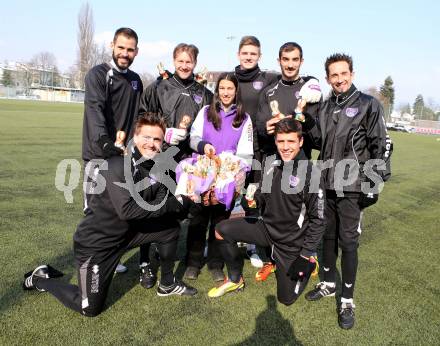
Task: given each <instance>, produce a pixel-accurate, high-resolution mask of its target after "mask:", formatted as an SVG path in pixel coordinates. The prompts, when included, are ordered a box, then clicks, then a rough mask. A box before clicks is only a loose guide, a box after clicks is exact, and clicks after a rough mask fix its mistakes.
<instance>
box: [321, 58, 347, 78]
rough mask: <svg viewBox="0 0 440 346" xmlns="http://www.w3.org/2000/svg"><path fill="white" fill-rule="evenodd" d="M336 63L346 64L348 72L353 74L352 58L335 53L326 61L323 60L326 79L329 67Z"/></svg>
mask: <svg viewBox="0 0 440 346" xmlns="http://www.w3.org/2000/svg"><path fill="white" fill-rule="evenodd" d="M338 61H345V62H346V63H347V64H348V68H349V69H350V72H353V58H352V57H351V56H350V55H348V54H345V53H335V54H332V55H330V56H329V57H328V58H327V59H326V60H325V65H324V66H325V73H326V75H327V77H328V72H329V66H330V65H331V64H333V63H335V62H338Z"/></svg>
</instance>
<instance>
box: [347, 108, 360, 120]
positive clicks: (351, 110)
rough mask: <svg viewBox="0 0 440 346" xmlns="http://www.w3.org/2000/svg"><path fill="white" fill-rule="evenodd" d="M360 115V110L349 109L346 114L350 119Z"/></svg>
mask: <svg viewBox="0 0 440 346" xmlns="http://www.w3.org/2000/svg"><path fill="white" fill-rule="evenodd" d="M358 113H359V108H347V109H346V110H345V114H346V115H347V117H349V118H353V117H354V116H356V115H357V114H358Z"/></svg>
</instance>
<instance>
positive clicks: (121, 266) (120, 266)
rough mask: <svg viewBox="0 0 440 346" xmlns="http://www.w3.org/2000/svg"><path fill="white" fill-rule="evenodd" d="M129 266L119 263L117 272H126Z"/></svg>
mask: <svg viewBox="0 0 440 346" xmlns="http://www.w3.org/2000/svg"><path fill="white" fill-rule="evenodd" d="M127 270H128V268H127V267H126V266H124V265H123V264H122V263H119V264H118V265H117V267H116V269H115V273H125V272H127Z"/></svg>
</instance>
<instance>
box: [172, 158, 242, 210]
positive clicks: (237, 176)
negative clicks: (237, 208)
mask: <svg viewBox="0 0 440 346" xmlns="http://www.w3.org/2000/svg"><path fill="white" fill-rule="evenodd" d="M249 170H250V167H249V165H248V164H247V163H246V162H245V161H244V160H243V159H241V158H240V157H238V156H236V155H234V154H232V153H230V152H222V153H221V154H220V155H218V156H213V157H208V156H207V155H197V154H193V156H192V157H191V158H188V159H185V160H183V161H181V162H180V163H179V164H178V165H177V169H176V178H177V189H176V195H186V196H196V197H198V198H197V199H198V200H200V196H201V195H205V196H206V194H207V193H208V194H209V195H211V197H210V199H211V201H212V200H215V202H216V203H222V204H224V205H226V207H227V208H229V207H231V205H232V202H233V200H234V197H235V195H236V192H239V191H240V190H241V188H242V187H243V184H244V178H245V176H246V172H248V171H249ZM212 194H214V196H212ZM216 203H212V202H211V203H209V204H216ZM205 204H206V203H205Z"/></svg>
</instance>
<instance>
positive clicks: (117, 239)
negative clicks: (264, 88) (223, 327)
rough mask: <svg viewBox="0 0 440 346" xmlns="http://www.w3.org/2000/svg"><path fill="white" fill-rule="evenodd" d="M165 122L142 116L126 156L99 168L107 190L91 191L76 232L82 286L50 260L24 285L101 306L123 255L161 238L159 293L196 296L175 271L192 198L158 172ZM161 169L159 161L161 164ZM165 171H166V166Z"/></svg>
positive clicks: (73, 303) (94, 311)
mask: <svg viewBox="0 0 440 346" xmlns="http://www.w3.org/2000/svg"><path fill="white" fill-rule="evenodd" d="M164 134H165V124H164V122H163V120H162V119H161V118H160V117H159V116H158V115H157V114H147V115H145V116H142V117H140V118H139V119H138V121H137V123H136V127H135V132H134V138H133V142H134V146H129V147H128V151H129V154H128V155H127V156H120V155H117V156H111V157H110V158H109V159H107V160H106V161H105V162H104V163H103V164H102V165H101V166H100V171H99V172H98V177H97V178H99V181H104V182H105V188H104V191H103V192H102V193H100V194H93V195H91V196H90V203H89V206H88V208H87V211H86V215H85V216H84V218H83V220H82V221H81V222H80V223H79V225H78V227H77V230H76V232H75V234H74V236H73V252H74V257H75V264H76V269H77V274H78V286H76V285H71V284H69V283H65V282H60V281H58V280H55V279H54V277H57V276H60V275H62V274H61V273H59V272H58V271H56V270H54V269H53V268H52V267H50V266H47V265H42V266H38V267H37V268H35V269H34V270H33V271H32V272H29V273H27V274H25V280H24V282H23V288H24V289H25V290H32V289H37V290H38V291H48V292H49V293H51V294H52V295H54V296H55V297H56V298H57V299H58V300H59V301H60V302H61V303H63V304H64V305H65V306H66V307H68V308H70V309H72V310H74V311H77V312H79V313H81V314H83V315H85V316H90V317H94V316H97V315H98V314H100V313H101V312H102V310H103V309H104V303H105V300H106V297H107V292H108V288H109V286H110V283H111V281H112V278H113V273H114V271H115V268H116V266H117V264H118V263H119V260H120V258H121V257H122V255H123V254H124V253H125V252H126V251H128V250H129V249H131V248H134V247H137V246H139V245H141V244H144V243H149V242H155V243H157V244H158V249H159V254H160V260H161V274H162V275H161V279H160V285H159V287H158V288H157V295H158V296H169V295H183V296H192V295H195V294H196V293H197V290H196V289H195V288H192V287H190V286H187V285H186V284H185V283H183V282H180V281H178V280H177V279H176V278H175V277H174V274H173V269H174V257H175V254H176V249H177V238H178V234H179V224H178V222H177V218H178V217H179V215H181V214H182V213H187V212H188V208H189V207H190V206H191V201H190V200H189V199H188V198H187V197H185V196H183V197H182V199H181V202H180V201H178V200H177V199H176V197H174V196H172V195H171V194H170V191H169V190H168V189H167V187H165V185H164V184H162V183H161V182H160V177H158V176H157V174H153V172H154V171H153V168H154V166H155V160H154V159H155V157H156V155H158V153H159V152H160V148H161V145H162V141H163V137H164ZM156 168H158V169H157V172H158V173H161V172H160V167H156ZM163 173H165V172H163Z"/></svg>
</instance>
